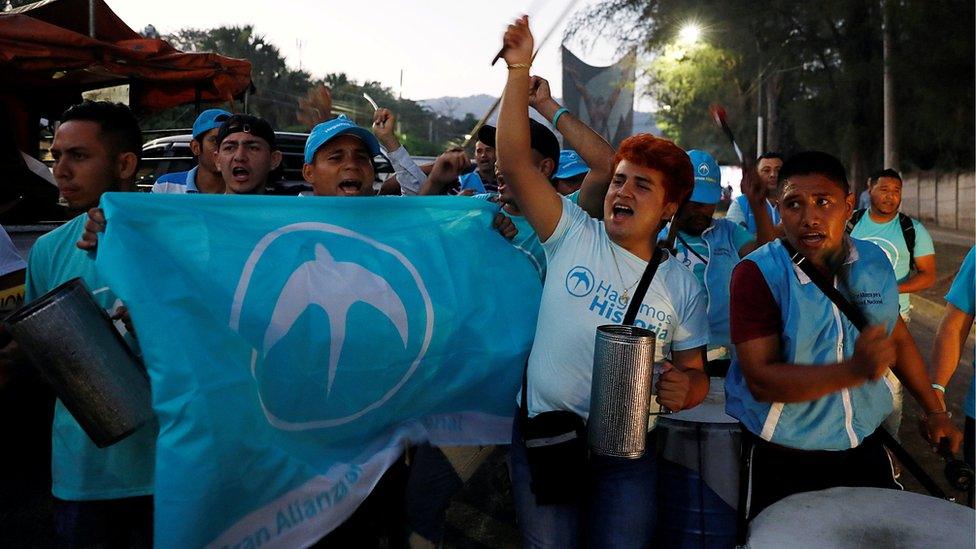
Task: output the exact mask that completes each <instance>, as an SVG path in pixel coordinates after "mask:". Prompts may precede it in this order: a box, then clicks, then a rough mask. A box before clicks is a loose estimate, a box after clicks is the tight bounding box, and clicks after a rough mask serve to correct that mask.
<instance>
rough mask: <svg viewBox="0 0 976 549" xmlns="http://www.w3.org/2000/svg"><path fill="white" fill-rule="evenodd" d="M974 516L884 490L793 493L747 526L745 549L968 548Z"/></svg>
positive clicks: (954, 506) (935, 501) (968, 511)
mask: <svg viewBox="0 0 976 549" xmlns="http://www.w3.org/2000/svg"><path fill="white" fill-rule="evenodd" d="M974 532H976V512H974V511H973V510H972V509H970V508H968V507H964V506H962V505H959V504H956V503H950V502H948V501H945V500H941V499H938V498H933V497H930V496H923V495H921V494H915V493H912V492H903V491H901V490H889V489H886V488H831V489H829V490H820V491H817V492H804V493H800V494H794V495H792V496H790V497H788V498H785V499H783V500H781V501H778V502H776V503H774V504H773V505H771V506H769V507H768V508H766V509H765V510H764V511H763V512H762V513H760V514H759V516H757V517H756V518H755V519H753V520H752V522H751V523H750V524H749V541H748V543H747V547H750V548H753V549H766V548H776V549H779V548H782V547H789V548H790V549H804V548H807V547H809V548H814V547H816V548H818V549H819V548H822V547H831V548H838V549H847V548H861V547H864V548H868V547H870V548H876V547H883V548H886V549H888V548H896V547H913V548H914V547H925V548H927V547H938V548H939V549H951V548H955V547H960V548H966V549H972V548H973V546H974V543H976V538H974Z"/></svg>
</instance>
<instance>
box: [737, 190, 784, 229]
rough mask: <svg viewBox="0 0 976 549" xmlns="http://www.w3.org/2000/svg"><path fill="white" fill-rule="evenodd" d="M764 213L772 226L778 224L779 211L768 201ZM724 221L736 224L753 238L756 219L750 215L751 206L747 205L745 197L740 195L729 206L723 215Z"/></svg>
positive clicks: (747, 200) (747, 201)
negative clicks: (770, 220)
mask: <svg viewBox="0 0 976 549" xmlns="http://www.w3.org/2000/svg"><path fill="white" fill-rule="evenodd" d="M766 211H767V212H769V217H770V219H772V220H773V225H776V224H777V223H779V222H780V219H779V210H777V209H776V207H775V206H773V205H772V204H771V203H770V202H769V200H767V201H766ZM725 219H728V220H729V221H731V222H732V223H738V224H739V225H742V226H743V227H745V228H746V230H747V231H749V233H750V234H752V235H753V236H755V234H756V232H757V229H756V217H755V216H754V215H753V213H752V206H750V205H749V199H748V198H746V196H745V195H740V196H737V197H736V198H735V200H733V201H732V203H731V204H729V211H728V212H726V214H725Z"/></svg>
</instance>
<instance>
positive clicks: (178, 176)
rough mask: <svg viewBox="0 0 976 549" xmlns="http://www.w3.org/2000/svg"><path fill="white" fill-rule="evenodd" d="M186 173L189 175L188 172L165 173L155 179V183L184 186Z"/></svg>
mask: <svg viewBox="0 0 976 549" xmlns="http://www.w3.org/2000/svg"><path fill="white" fill-rule="evenodd" d="M188 173H190V172H189V170H187V171H185V172H172V173H165V174H163V175H161V176H159V178H158V179H156V183H170V184H174V183H175V184H178V185H186V176H187V174H188Z"/></svg>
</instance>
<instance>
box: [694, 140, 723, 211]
mask: <svg viewBox="0 0 976 549" xmlns="http://www.w3.org/2000/svg"><path fill="white" fill-rule="evenodd" d="M688 157H689V158H691V167H692V169H693V170H694V172H695V190H694V191H692V193H691V198H689V200H690V201H691V202H700V203H702V204H718V202H719V201H720V200H721V199H722V172H721V171H720V170H719V167H718V162H716V161H715V158H714V157H713V156H712V155H710V154H708V153H707V152H705V151H700V150H698V149H692V150H690V151H688Z"/></svg>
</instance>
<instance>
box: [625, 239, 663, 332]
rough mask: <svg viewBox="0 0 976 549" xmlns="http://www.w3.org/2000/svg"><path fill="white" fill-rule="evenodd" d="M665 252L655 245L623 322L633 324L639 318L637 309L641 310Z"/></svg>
mask: <svg viewBox="0 0 976 549" xmlns="http://www.w3.org/2000/svg"><path fill="white" fill-rule="evenodd" d="M663 253H664V252H663V251H662V250H661V247H660V246H654V253H652V254H651V260H650V261H648V262H647V268H645V269H644V274H643V275H641V279H640V282H638V283H637V289H635V290H634V297H633V298H631V300H630V305H628V306H627V314H625V315H624V321H623V324H627V325H631V324H633V323H634V320H636V319H637V311H639V310H640V306H641V303H642V302H643V301H644V294H646V293H647V287H648V286H650V285H651V279H653V278H654V274H655V273H657V266H658V265H659V264H660V263H661V255H662V254H663Z"/></svg>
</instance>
